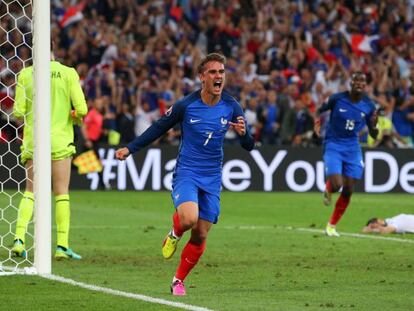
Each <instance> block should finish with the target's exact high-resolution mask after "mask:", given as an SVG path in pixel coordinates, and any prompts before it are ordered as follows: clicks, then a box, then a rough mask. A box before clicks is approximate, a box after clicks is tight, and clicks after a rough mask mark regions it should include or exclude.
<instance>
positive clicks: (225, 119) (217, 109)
mask: <svg viewBox="0 0 414 311" xmlns="http://www.w3.org/2000/svg"><path fill="white" fill-rule="evenodd" d="M238 116H243V117H244V114H243V110H242V108H241V107H240V105H239V103H238V102H237V101H236V100H235V99H234V98H233V97H232V96H230V95H229V94H228V93H226V92H223V93H222V96H221V99H220V101H219V102H218V103H217V104H216V105H213V106H209V105H207V104H205V103H203V101H202V100H201V95H200V90H198V91H195V92H193V93H191V94H189V95H188V96H186V97H184V98H183V99H181V100H179V101H177V102H176V103H175V104H174V105H173V106H172V107H171V108H170V109H169V110H168V111H167V113H166V114H165V115H164V116H163V117H161V118H160V119H159V120H158V121H157V122H155V123H154V124H153V125H152V126H151V127H150V128H148V129H147V130H146V131H145V132H144V133H143V134H142V135H141V136H139V137H137V138H136V139H134V140H133V141H132V142H131V143H129V144H128V145H127V148H128V149H129V151H130V153H134V152H136V151H138V150H140V149H142V148H143V147H145V146H147V145H148V144H150V143H151V142H153V141H154V140H156V139H157V138H158V137H160V136H161V135H163V134H164V133H166V132H167V131H168V130H169V129H170V128H172V127H173V126H174V125H175V124H177V123H179V124H180V125H181V145H180V150H179V154H178V157H177V164H176V171H177V170H181V171H188V172H190V173H191V172H193V173H195V174H201V175H205V174H217V173H221V168H222V161H223V142H224V136H225V134H226V131H227V130H228V128H229V126H230V125H229V122H230V121H231V122H235V123H236V122H237V117H238ZM246 128H247V125H246ZM239 139H240V143H241V145H242V147H243V148H245V149H246V150H252V149H253V146H254V141H253V138H252V137H251V135H250V134H249V132H246V135H245V136H243V137H240V138H239Z"/></svg>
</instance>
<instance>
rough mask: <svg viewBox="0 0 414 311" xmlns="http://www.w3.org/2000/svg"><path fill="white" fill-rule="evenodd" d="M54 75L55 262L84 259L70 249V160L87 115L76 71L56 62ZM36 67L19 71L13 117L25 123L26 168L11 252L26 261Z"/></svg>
mask: <svg viewBox="0 0 414 311" xmlns="http://www.w3.org/2000/svg"><path fill="white" fill-rule="evenodd" d="M50 73H51V133H50V134H51V140H52V148H51V149H52V187H53V193H54V195H55V203H56V225H57V248H56V252H55V258H56V259H65V258H71V259H81V256H79V255H78V254H76V253H75V252H73V251H72V249H71V248H69V225H70V205H69V181H70V170H71V160H72V156H73V154H75V152H76V150H75V146H74V144H73V139H74V136H73V124H74V122H76V123H79V122H81V121H82V117H83V116H84V115H86V113H87V110H88V108H87V106H86V101H85V96H84V94H83V91H82V88H81V86H80V83H79V76H78V74H77V72H76V70H75V69H73V68H69V67H66V66H64V65H62V64H60V63H59V62H57V61H54V60H53V52H52V61H51V62H50ZM32 99H33V67H32V66H30V67H26V68H24V69H23V70H22V71H20V73H19V76H18V82H17V87H16V98H15V104H14V107H13V114H14V116H15V117H17V118H19V119H24V120H25V122H26V123H25V125H24V130H23V137H24V139H23V143H22V146H21V151H22V153H21V162H22V164H24V165H25V167H26V176H27V178H26V190H25V192H24V194H23V198H22V200H21V201H20V204H19V212H18V218H17V224H16V234H15V240H14V245H13V248H12V252H13V253H14V254H15V255H16V256H21V257H26V256H27V252H26V249H25V235H26V229H27V225H28V223H29V221H30V219H31V218H32V215H33V206H34V195H33V146H34V143H35V142H34V137H33V113H32V110H33V108H32Z"/></svg>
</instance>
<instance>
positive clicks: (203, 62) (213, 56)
mask: <svg viewBox="0 0 414 311" xmlns="http://www.w3.org/2000/svg"><path fill="white" fill-rule="evenodd" d="M213 61H215V62H219V63H222V64H223V65H225V64H226V57H225V56H224V55H222V54H219V53H210V54H208V55H207V56H206V57H204V58H203V59H202V60H201V61H200V63H199V64H198V66H197V72H198V73H199V74H200V73H202V72H203V71H204V67H205V65H206V64H207V63H208V62H213Z"/></svg>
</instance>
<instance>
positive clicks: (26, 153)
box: [20, 145, 76, 165]
mask: <svg viewBox="0 0 414 311" xmlns="http://www.w3.org/2000/svg"><path fill="white" fill-rule="evenodd" d="M20 150H21V152H22V154H21V156H20V162H21V163H22V164H23V165H25V164H26V162H27V160H33V151H30V150H28V149H26V148H24V146H23V145H22V146H21V147H20ZM75 153H76V148H75V146H73V145H69V146H68V147H66V148H64V149H61V150H59V151H56V152H53V151H52V161H57V160H63V159H67V158H70V157H72V156H73V155H74V154H75Z"/></svg>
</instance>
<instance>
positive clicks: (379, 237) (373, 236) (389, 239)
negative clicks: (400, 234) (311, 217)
mask: <svg viewBox="0 0 414 311" xmlns="http://www.w3.org/2000/svg"><path fill="white" fill-rule="evenodd" d="M290 230H296V231H305V232H314V233H324V231H323V230H321V229H311V228H291V229H290ZM340 235H343V236H349V237H353V238H363V239H372V240H386V241H394V242H401V243H412V244H414V240H408V239H401V238H394V237H388V236H380V235H369V234H361V233H347V232H340Z"/></svg>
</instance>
